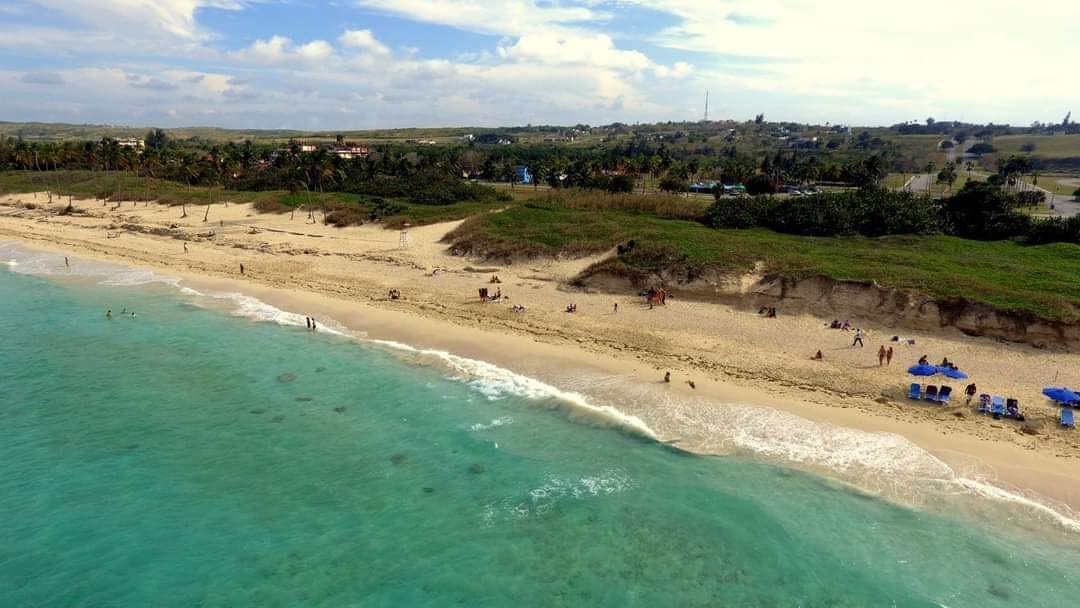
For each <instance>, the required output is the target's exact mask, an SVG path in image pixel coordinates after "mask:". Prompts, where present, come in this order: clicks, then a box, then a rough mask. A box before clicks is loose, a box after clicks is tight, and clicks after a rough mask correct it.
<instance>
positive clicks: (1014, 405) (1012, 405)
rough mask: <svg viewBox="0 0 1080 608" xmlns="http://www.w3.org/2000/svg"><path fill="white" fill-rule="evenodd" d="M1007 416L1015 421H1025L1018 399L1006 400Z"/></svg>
mask: <svg viewBox="0 0 1080 608" xmlns="http://www.w3.org/2000/svg"><path fill="white" fill-rule="evenodd" d="M1005 416H1006V417H1008V418H1013V419H1014V420H1019V421H1020V422H1023V421H1024V415H1023V414H1021V413H1020V402H1019V401H1017V400H1016V399H1006V400H1005Z"/></svg>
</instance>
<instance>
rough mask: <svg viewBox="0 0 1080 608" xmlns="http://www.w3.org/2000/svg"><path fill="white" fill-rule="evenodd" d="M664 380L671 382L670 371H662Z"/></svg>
mask: <svg viewBox="0 0 1080 608" xmlns="http://www.w3.org/2000/svg"><path fill="white" fill-rule="evenodd" d="M664 382H671V372H664Z"/></svg>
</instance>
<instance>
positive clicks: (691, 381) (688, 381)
mask: <svg viewBox="0 0 1080 608" xmlns="http://www.w3.org/2000/svg"><path fill="white" fill-rule="evenodd" d="M686 383H687V384H689V385H690V388H693V389H696V388H697V385H696V384H694V381H693V380H687V381H686Z"/></svg>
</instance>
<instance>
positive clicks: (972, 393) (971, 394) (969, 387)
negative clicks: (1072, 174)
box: [964, 382, 979, 405]
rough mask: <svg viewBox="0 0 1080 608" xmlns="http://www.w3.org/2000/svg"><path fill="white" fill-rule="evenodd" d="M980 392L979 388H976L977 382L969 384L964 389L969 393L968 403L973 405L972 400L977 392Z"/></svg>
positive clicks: (965, 392)
mask: <svg viewBox="0 0 1080 608" xmlns="http://www.w3.org/2000/svg"><path fill="white" fill-rule="evenodd" d="M977 392H979V389H977V388H975V383H974V382H972V383H971V384H969V385H967V388H965V389H964V394H965V395H967V404H968V405H971V400H972V399H974V398H975V393H977Z"/></svg>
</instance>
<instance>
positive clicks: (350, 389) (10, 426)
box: [0, 270, 1080, 607]
mask: <svg viewBox="0 0 1080 608" xmlns="http://www.w3.org/2000/svg"><path fill="white" fill-rule="evenodd" d="M99 278H101V277H99ZM98 282H99V281H98V280H97V279H95V280H94V281H82V282H56V281H52V280H47V279H45V278H42V277H40V276H32V275H23V274H16V273H14V272H8V271H4V270H0V302H3V306H2V308H0V391H2V393H3V397H4V398H3V399H2V400H0V401H2V403H3V405H0V428H3V429H5V432H4V434H3V435H2V436H0V515H2V519H0V521H3V523H4V527H3V530H4V532H3V542H0V606H76V605H83V606H115V607H126V606H151V605H153V606H344V605H357V606H359V605H363V606H425V605H430V606H445V605H451V604H460V605H468V606H506V605H510V604H513V605H518V606H570V605H574V606H577V605H590V606H593V605H595V606H628V605H629V606H633V605H639V606H654V605H678V606H725V605H730V606H890V605H896V606H935V605H946V606H954V607H955V606H1010V605H1022V606H1070V605H1075V604H1076V603H1077V602H1078V601H1080V588H1078V583H1080V580H1078V579H1080V575H1078V574H1077V573H1078V572H1080V549H1078V545H1077V544H1076V542H1075V537H1073V536H1070V535H1068V534H1066V533H1064V532H1062V533H1061V534H1060V535H1057V536H1055V534H1053V533H1048V534H1044V535H1039V536H1038V537H1037V538H1029V539H1023V538H1019V537H1018V536H1017V535H1014V534H1007V533H998V532H997V531H995V530H994V525H993V522H982V523H980V522H970V521H967V520H965V518H964V517H963V515H962V514H956V515H953V514H949V515H947V516H946V515H945V514H934V513H930V512H925V511H920V510H914V509H910V508H907V507H902V506H898V505H896V504H893V503H890V502H887V501H885V500H882V499H879V498H875V497H872V496H869V495H866V494H861V493H858V492H854V491H852V490H851V489H849V488H847V487H846V486H844V485H841V484H839V483H837V482H832V481H829V480H827V479H825V478H822V477H818V476H815V475H810V474H806V473H802V472H798V471H795V470H792V469H788V468H784V467H781V466H776V465H774V464H767V463H762V462H757V461H754V460H752V459H746V458H735V457H728V458H707V457H697V456H691V455H687V454H685V453H681V452H678V451H676V450H673V449H671V448H667V447H665V446H662V445H659V444H657V443H655V442H653V441H650V440H648V439H647V438H643V437H642V434H641V433H640V432H622V431H619V430H614V429H612V428H610V427H608V426H595V425H592V424H588V423H586V422H587V420H591V419H587V420H582V419H581V418H579V417H577V416H573V417H572V416H568V415H567V414H566V412H567V411H568V410H567V408H566V407H563V406H562V405H561V404H560V403H559V401H558V400H557V399H556V398H554V397H551V396H547V394H546V393H544V392H543V391H536V390H528V389H529V387H530V386H531V385H529V384H528V383H527V382H525V383H521V382H519V383H505V382H503V383H501V384H500V383H491V382H483V381H473V382H460V381H455V380H453V379H450V378H448V377H447V371H446V369H444V368H441V367H431V366H417V365H410V364H408V363H406V362H403V361H402V360H401V358H400V357H397V356H394V355H392V354H390V353H388V352H385V351H383V350H380V349H378V348H373V347H370V346H365V345H362V344H358V343H356V342H355V341H351V340H347V339H345V338H342V337H336V336H332V335H325V334H319V335H313V334H311V333H308V332H306V331H304V329H303V327H299V328H292V327H283V326H279V325H274V324H268V323H253V322H251V321H249V320H246V319H243V318H237V317H233V316H229V315H227V314H222V313H221V312H218V311H215V310H212V309H207V308H206V307H205V306H204V305H202V304H201V303H200V305H196V303H195V302H194V301H193V299H192V298H194V296H183V295H181V294H180V293H179V292H178V290H176V289H175V288H173V287H170V286H153V285H151V286H143V287H141V288H132V287H118V286H116V285H101V284H98ZM121 282H126V283H138V282H139V281H121ZM114 283H115V281H114ZM107 308H111V309H112V310H113V312H114V313H116V312H117V311H118V310H119V309H122V308H126V309H128V310H135V311H137V313H138V317H137V318H135V319H131V318H122V317H120V316H119V315H117V317H116V318H114V319H113V320H111V321H108V320H106V319H105V318H104V311H105V310H106V309H107ZM533 388H535V387H533Z"/></svg>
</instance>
